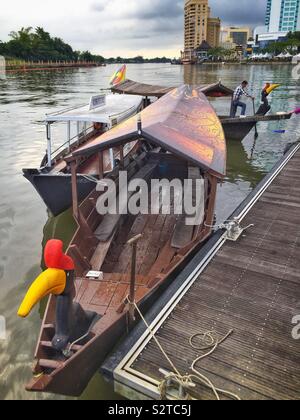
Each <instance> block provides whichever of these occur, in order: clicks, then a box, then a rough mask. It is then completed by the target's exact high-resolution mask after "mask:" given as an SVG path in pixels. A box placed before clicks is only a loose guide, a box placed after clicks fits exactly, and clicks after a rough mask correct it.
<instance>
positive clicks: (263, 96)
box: [257, 83, 271, 115]
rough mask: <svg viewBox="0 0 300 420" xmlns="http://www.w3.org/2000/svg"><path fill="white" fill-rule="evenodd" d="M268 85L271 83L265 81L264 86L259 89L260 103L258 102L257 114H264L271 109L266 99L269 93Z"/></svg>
mask: <svg viewBox="0 0 300 420" xmlns="http://www.w3.org/2000/svg"><path fill="white" fill-rule="evenodd" d="M270 87H271V83H266V85H265V87H264V88H263V90H262V91H261V104H260V107H259V110H258V111H257V114H258V115H265V114H267V113H268V112H269V111H270V109H271V107H270V104H269V100H268V96H269V94H270V92H269V89H270Z"/></svg>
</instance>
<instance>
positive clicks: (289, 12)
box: [266, 0, 300, 32]
mask: <svg viewBox="0 0 300 420" xmlns="http://www.w3.org/2000/svg"><path fill="white" fill-rule="evenodd" d="M266 26H267V27H268V30H269V32H295V31H297V30H300V0H268V1H267V11H266Z"/></svg>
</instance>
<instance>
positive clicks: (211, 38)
mask: <svg viewBox="0 0 300 420" xmlns="http://www.w3.org/2000/svg"><path fill="white" fill-rule="evenodd" d="M220 34H221V20H220V19H219V18H211V17H210V18H208V21H207V42H208V43H209V45H210V46H211V47H213V48H215V47H218V46H219V45H220Z"/></svg>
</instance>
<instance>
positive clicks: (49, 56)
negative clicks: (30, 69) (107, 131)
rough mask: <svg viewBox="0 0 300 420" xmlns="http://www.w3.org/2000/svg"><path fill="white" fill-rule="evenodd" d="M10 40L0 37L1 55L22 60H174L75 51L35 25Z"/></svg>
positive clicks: (144, 61)
mask: <svg viewBox="0 0 300 420" xmlns="http://www.w3.org/2000/svg"><path fill="white" fill-rule="evenodd" d="M9 37H10V40H9V41H8V42H2V41H1V40H0V55H3V56H4V57H5V58H6V59H7V60H13V61H15V60H22V61H30V62H32V61H41V62H48V61H54V62H55V61H68V62H73V61H75V62H80V61H83V62H94V63H99V64H101V63H104V62H107V63H109V64H114V63H122V64H123V63H126V64H129V63H135V64H140V63H169V62H170V61H171V60H170V59H168V58H166V57H162V58H159V57H157V58H153V59H147V58H144V57H142V56H137V57H134V58H123V57H117V58H109V59H107V60H105V59H104V57H102V56H101V55H95V54H92V53H91V52H90V51H74V50H73V48H72V47H71V46H70V45H69V44H67V43H65V42H64V41H63V40H62V39H61V38H57V37H52V36H51V35H50V33H49V32H46V31H45V30H44V29H43V28H41V27H37V28H35V29H33V28H32V27H28V28H21V29H20V30H19V31H17V32H15V31H14V32H11V33H10V34H9Z"/></svg>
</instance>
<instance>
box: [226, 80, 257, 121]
mask: <svg viewBox="0 0 300 420" xmlns="http://www.w3.org/2000/svg"><path fill="white" fill-rule="evenodd" d="M247 86H248V82H247V81H246V80H244V81H243V83H242V84H241V85H239V86H238V87H237V88H236V89H235V91H234V94H233V98H232V104H231V113H230V116H231V117H232V118H234V117H235V116H236V113H237V109H238V108H242V112H241V117H245V115H246V109H247V105H246V104H245V103H244V102H242V101H241V98H242V96H244V95H245V96H246V97H247V98H251V99H254V98H253V96H251V95H250V94H249V93H248V91H247V90H246V89H247Z"/></svg>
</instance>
